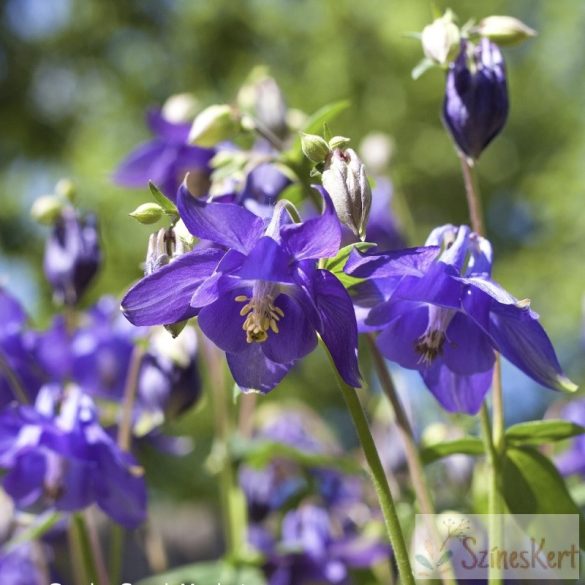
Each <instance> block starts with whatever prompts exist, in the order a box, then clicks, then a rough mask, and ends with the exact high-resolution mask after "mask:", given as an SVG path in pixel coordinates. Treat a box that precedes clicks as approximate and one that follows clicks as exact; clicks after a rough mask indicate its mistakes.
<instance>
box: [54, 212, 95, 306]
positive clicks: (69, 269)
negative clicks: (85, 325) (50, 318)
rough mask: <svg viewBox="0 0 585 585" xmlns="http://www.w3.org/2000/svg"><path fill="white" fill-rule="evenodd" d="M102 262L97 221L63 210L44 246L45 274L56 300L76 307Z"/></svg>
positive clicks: (93, 217) (92, 217) (89, 216)
mask: <svg viewBox="0 0 585 585" xmlns="http://www.w3.org/2000/svg"><path fill="white" fill-rule="evenodd" d="M100 263H101V249H100V241H99V232H98V227H97V219H96V217H95V216H94V215H93V214H88V215H86V216H84V217H81V216H79V214H78V213H77V212H76V211H75V210H74V209H72V208H67V209H65V210H63V212H62V214H61V216H60V217H59V218H58V219H57V221H56V223H55V225H54V227H53V231H52V233H51V235H50V236H49V238H48V239H47V243H46V245H45V260H44V271H45V276H46V278H47V280H48V281H49V283H50V284H51V286H52V287H53V292H54V296H55V299H56V300H57V301H58V302H61V303H65V304H67V305H74V304H75V303H77V301H78V300H79V299H80V298H81V296H82V295H83V293H84V292H85V290H86V289H87V287H88V286H89V284H90V282H91V281H92V279H93V277H94V276H95V275H96V273H97V271H98V269H99V267H100Z"/></svg>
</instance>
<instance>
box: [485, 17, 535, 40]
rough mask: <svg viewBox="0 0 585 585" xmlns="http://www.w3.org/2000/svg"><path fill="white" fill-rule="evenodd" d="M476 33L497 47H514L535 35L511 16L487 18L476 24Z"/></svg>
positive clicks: (532, 30) (533, 31) (530, 29)
mask: <svg viewBox="0 0 585 585" xmlns="http://www.w3.org/2000/svg"><path fill="white" fill-rule="evenodd" d="M477 32H478V33H479V34H480V35H481V36H482V37H486V38H488V39H490V41H493V42H494V43H497V44H498V45H515V44H516V43H521V42H522V41H525V40H526V39H528V38H530V37H535V36H536V34H537V33H536V31H535V30H534V29H532V28H530V27H529V26H526V25H525V24H524V23H523V22H522V21H521V20H518V19H517V18H514V17H513V16H488V17H487V18H484V19H483V20H482V21H481V22H480V23H479V24H478V26H477Z"/></svg>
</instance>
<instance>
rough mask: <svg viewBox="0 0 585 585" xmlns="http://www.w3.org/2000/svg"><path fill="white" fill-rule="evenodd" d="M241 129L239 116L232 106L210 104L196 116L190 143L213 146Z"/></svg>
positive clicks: (190, 134)
mask: <svg viewBox="0 0 585 585" xmlns="http://www.w3.org/2000/svg"><path fill="white" fill-rule="evenodd" d="M239 129H240V124H239V120H238V116H237V115H236V112H235V111H234V110H233V109H232V108H231V107H230V106H228V105H213V106H209V107H208V108H205V110H203V111H202V112H201V113H200V114H199V115H198V116H197V117H196V118H195V120H194V122H193V126H192V127H191V131H190V132H189V143H190V144H194V145H196V146H203V147H205V148H211V147H213V146H215V145H216V144H218V143H219V142H223V141H224V140H228V139H229V138H232V137H233V136H234V135H235V134H236V133H237V132H238V131H239Z"/></svg>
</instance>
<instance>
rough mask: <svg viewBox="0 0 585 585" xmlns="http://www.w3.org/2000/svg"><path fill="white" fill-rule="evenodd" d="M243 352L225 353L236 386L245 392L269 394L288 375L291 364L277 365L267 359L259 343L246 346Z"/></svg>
mask: <svg viewBox="0 0 585 585" xmlns="http://www.w3.org/2000/svg"><path fill="white" fill-rule="evenodd" d="M247 345H248V347H247V348H246V350H245V351H242V352H240V353H227V354H226V358H227V363H228V366H229V368H230V371H231V373H232V376H233V377H234V380H235V381H236V384H237V385H238V386H240V388H242V389H243V390H244V391H245V390H252V391H253V390H255V391H258V392H262V393H263V394H266V393H267V392H270V391H271V390H272V389H273V388H274V387H275V386H276V385H277V384H278V383H279V382H280V381H281V380H282V379H283V378H284V377H285V376H286V374H287V373H288V371H289V370H290V369H291V367H292V366H293V363H288V364H278V363H276V362H273V361H272V360H270V359H268V358H267V357H266V355H265V354H264V352H263V351H262V347H261V346H260V344H259V343H250V344H247Z"/></svg>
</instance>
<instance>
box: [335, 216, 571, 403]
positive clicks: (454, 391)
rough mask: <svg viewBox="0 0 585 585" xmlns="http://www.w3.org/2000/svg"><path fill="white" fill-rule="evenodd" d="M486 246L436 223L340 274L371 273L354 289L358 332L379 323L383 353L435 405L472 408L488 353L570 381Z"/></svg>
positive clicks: (558, 386) (561, 384) (490, 359)
mask: <svg viewBox="0 0 585 585" xmlns="http://www.w3.org/2000/svg"><path fill="white" fill-rule="evenodd" d="M491 260H492V258H491V246H490V244H489V242H488V241H487V240H485V239H484V238H482V237H480V236H477V235H476V234H474V233H472V232H471V231H470V229H469V228H468V227H467V226H462V227H460V228H455V227H453V226H444V227H442V228H438V229H436V230H434V231H433V232H432V233H431V235H430V237H429V239H428V240H427V246H426V247H423V248H413V249H409V250H402V251H397V252H389V253H380V254H367V255H361V254H360V253H359V252H357V251H354V252H353V253H352V256H350V259H349V261H348V263H347V266H346V269H345V270H346V272H348V273H349V274H351V275H352V276H355V277H358V278H366V279H369V280H368V281H367V282H365V283H363V284H358V285H357V286H356V289H355V293H356V301H355V302H356V305H357V309H356V311H357V314H358V316H359V320H360V322H361V329H362V331H367V330H381V331H382V332H381V334H380V335H379V337H378V341H377V342H378V346H379V348H380V350H381V351H382V353H383V354H384V355H385V356H386V357H387V358H388V359H390V360H393V361H395V362H397V363H398V364H400V365H401V366H403V367H405V368H409V369H414V370H418V371H419V372H420V373H421V375H422V377H423V380H424V381H425V383H426V385H427V387H428V388H429V389H430V390H431V392H432V393H433V394H434V396H435V397H436V398H437V400H438V401H439V402H440V403H441V405H442V406H443V407H444V408H445V409H446V410H449V411H452V412H466V413H469V414H474V413H476V412H477V411H478V410H479V408H480V406H481V403H482V401H483V398H484V396H485V394H486V393H487V391H488V390H489V388H490V385H491V381H492V374H493V366H494V360H495V353H494V352H495V351H498V352H500V353H501V354H502V355H503V356H504V357H505V358H507V359H508V360H509V361H511V362H512V363H513V364H514V365H516V366H517V367H518V368H519V369H520V370H522V371H523V372H524V373H525V374H527V375H528V376H530V377H531V378H532V379H533V380H535V381H536V382H538V383H539V384H542V385H543V386H546V387H548V388H552V389H554V390H569V391H573V390H575V389H576V386H575V385H574V384H573V383H572V382H571V381H570V380H569V379H568V378H567V377H566V376H565V375H564V374H563V372H562V369H561V366H560V365H559V362H558V360H557V357H556V355H555V351H554V349H553V346H552V344H551V342H550V340H549V338H548V336H547V335H546V333H545V331H544V329H543V328H542V326H541V325H540V323H539V321H538V315H537V314H536V313H535V312H534V311H532V310H531V308H530V303H529V301H519V300H518V299H516V298H515V297H513V296H512V295H511V294H510V293H508V292H507V291H506V290H504V289H503V288H502V287H501V286H500V285H499V284H497V283H496V282H494V281H493V280H492V279H491V277H490V273H491Z"/></svg>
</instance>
